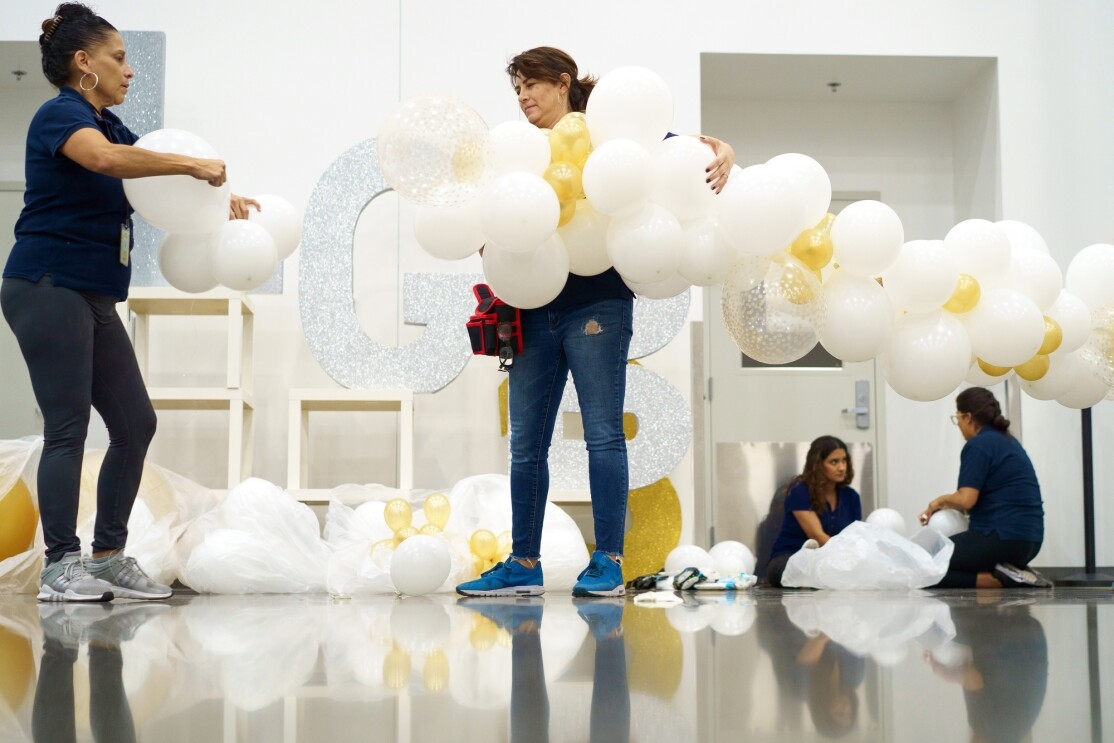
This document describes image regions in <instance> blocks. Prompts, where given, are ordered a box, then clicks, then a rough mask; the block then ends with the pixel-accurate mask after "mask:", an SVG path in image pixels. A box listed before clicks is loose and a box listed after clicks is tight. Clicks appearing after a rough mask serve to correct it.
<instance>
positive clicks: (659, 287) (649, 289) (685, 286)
mask: <svg viewBox="0 0 1114 743" xmlns="http://www.w3.org/2000/svg"><path fill="white" fill-rule="evenodd" d="M623 283H624V284H626V285H627V287H629V288H630V290H631V291H632V292H634V293H635V294H637V295H638V296H640V297H645V298H646V299H669V298H670V297H675V296H677V295H678V294H681V293H683V292H685V291H688V290H689V289H690V288H692V284H691V283H689V280H688V279H686V278H685V277H684V276H682V275H681V274H679V273H673V274H671V275H670V276H668V277H666V278H664V279H662V280H661V281H654V282H651V283H649V284H639V283H638V282H637V281H631V280H630V279H627V278H624V279H623Z"/></svg>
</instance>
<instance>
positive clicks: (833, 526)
mask: <svg viewBox="0 0 1114 743" xmlns="http://www.w3.org/2000/svg"><path fill="white" fill-rule="evenodd" d="M794 511H812V502H811V501H809V499H808V485H807V484H806V483H805V482H804V480H798V481H797V482H795V483H793V485H792V486H791V487H790V488H789V492H788V493H787V494H786V496H785V518H783V519H782V521H781V531H780V532H779V533H778V535H777V540H776V541H775V542H774V546H773V548H772V549H771V550H770V557H776V556H778V555H784V554H787V553H792V552H796V551H797V550H799V549H800V548H801V547H803V546H804V543H805V542H806V541H807V540H808V535H807V534H805V530H804V529H802V528H801V522H799V521H797V517H796V516H794V515H793V512H794ZM813 513H816V512H815V511H813ZM816 515H817V517H819V519H820V525H821V526H822V527H823V528H824V533H825V534H827V535H828V536H829V537H834V536H835V535H836V534H839V533H840V532H841V531H843V530H844V529H846V528H847V527H848V526H850V525H851V524H853V523H854V522H856V521H861V520H862V518H863V503H862V500H861V499H860V498H859V494H858V492H856V491H855V489H854V488H852V487H850V486H848V485H840V486H839V487H837V488H836V507H835V510H834V511H832V510H830V509H828V508H825V509H824V512H823V513H817V514H816Z"/></svg>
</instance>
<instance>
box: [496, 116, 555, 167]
mask: <svg viewBox="0 0 1114 743" xmlns="http://www.w3.org/2000/svg"><path fill="white" fill-rule="evenodd" d="M549 158H550V151H549V138H548V137H546V136H545V133H544V132H543V131H542V130H541V129H539V128H538V127H536V126H534V125H533V124H531V123H530V122H528V121H504V122H503V123H502V124H499V125H498V126H496V127H494V128H493V129H492V130H491V168H492V172H493V173H494V174H495V175H502V174H504V173H513V172H514V171H519V170H521V171H525V172H527V173H533V174H534V175H542V174H544V173H545V169H546V168H548V167H549Z"/></svg>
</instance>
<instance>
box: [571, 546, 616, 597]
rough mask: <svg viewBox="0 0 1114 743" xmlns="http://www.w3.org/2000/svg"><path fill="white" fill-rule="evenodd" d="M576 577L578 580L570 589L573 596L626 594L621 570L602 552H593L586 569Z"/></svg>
mask: <svg viewBox="0 0 1114 743" xmlns="http://www.w3.org/2000/svg"><path fill="white" fill-rule="evenodd" d="M577 577H578V578H579V580H578V581H577V582H576V585H575V586H573V587H572V595H573V596H581V597H584V596H622V595H623V594H625V593H626V587H625V586H624V585H623V569H622V568H621V567H619V563H617V562H615V561H614V560H612V559H611V558H610V557H608V556H607V555H605V554H604V553H603V552H593V553H592V559H591V560H590V561H589V562H588V567H586V568H584V571H583V572H581V573H580V575H579V576H577Z"/></svg>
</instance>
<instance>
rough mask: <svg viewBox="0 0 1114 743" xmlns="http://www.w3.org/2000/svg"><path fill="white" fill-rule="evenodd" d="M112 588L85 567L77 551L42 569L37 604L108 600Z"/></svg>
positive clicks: (111, 594)
mask: <svg viewBox="0 0 1114 743" xmlns="http://www.w3.org/2000/svg"><path fill="white" fill-rule="evenodd" d="M112 598H113V588H112V586H111V585H110V584H108V583H106V582H104V581H103V580H97V579H96V578H95V577H93V576H92V575H90V574H89V571H88V570H86V568H85V561H84V560H83V559H82V557H81V553H80V552H70V553H68V554H67V555H66V556H65V557H63V558H62V559H61V560H56V561H54V562H52V563H50V564H49V565H47V566H46V567H44V568H43V572H42V574H41V575H40V576H39V601H111V600H112Z"/></svg>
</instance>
